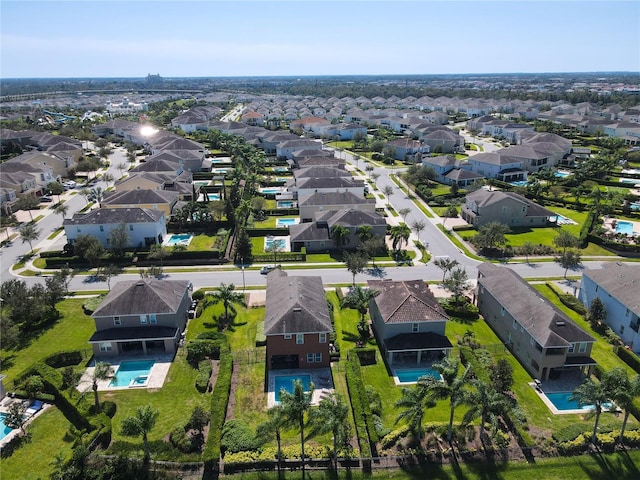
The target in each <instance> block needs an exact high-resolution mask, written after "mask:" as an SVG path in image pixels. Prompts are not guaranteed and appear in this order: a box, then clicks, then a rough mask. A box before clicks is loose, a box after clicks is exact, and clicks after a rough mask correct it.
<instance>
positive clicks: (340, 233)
mask: <svg viewBox="0 0 640 480" xmlns="http://www.w3.org/2000/svg"><path fill="white" fill-rule="evenodd" d="M349 234H350V232H349V229H348V228H347V227H345V226H343V225H338V224H335V225H334V226H333V227H331V240H333V243H334V245H335V246H336V248H337V249H338V250H342V248H343V247H344V246H345V245H346V244H347V243H349Z"/></svg>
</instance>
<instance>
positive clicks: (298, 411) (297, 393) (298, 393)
mask: <svg viewBox="0 0 640 480" xmlns="http://www.w3.org/2000/svg"><path fill="white" fill-rule="evenodd" d="M312 396H313V383H309V391H307V392H305V391H304V387H303V385H302V380H299V379H298V380H295V381H294V382H293V392H291V393H289V392H287V391H286V390H284V389H282V390H281V391H280V405H281V406H282V413H283V415H284V416H285V417H286V418H287V423H288V424H289V425H292V426H295V427H297V428H298V429H299V430H300V460H301V461H302V471H304V427H305V414H306V413H307V412H308V411H309V409H310V408H311V398H312Z"/></svg>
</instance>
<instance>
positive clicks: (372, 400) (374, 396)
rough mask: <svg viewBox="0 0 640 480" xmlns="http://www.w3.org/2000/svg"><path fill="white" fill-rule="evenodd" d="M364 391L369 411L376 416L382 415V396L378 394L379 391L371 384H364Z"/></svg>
mask: <svg viewBox="0 0 640 480" xmlns="http://www.w3.org/2000/svg"><path fill="white" fill-rule="evenodd" d="M364 392H365V394H366V395H367V399H368V400H369V408H370V409H371V413H372V414H373V415H378V416H380V415H382V397H381V396H380V392H378V391H377V390H376V389H375V388H374V387H372V386H371V385H365V387H364Z"/></svg>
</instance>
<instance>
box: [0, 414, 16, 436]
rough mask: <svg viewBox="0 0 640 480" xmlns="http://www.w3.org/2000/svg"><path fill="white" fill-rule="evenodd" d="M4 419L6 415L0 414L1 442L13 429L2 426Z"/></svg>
mask: <svg viewBox="0 0 640 480" xmlns="http://www.w3.org/2000/svg"><path fill="white" fill-rule="evenodd" d="M5 418H6V415H5V414H4V413H0V440H2V439H3V438H4V437H6V436H7V435H9V433H11V430H13V428H11V427H7V426H6V425H5V424H4V419H5Z"/></svg>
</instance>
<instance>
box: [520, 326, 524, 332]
mask: <svg viewBox="0 0 640 480" xmlns="http://www.w3.org/2000/svg"><path fill="white" fill-rule="evenodd" d="M520 333H524V325H520Z"/></svg>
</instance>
